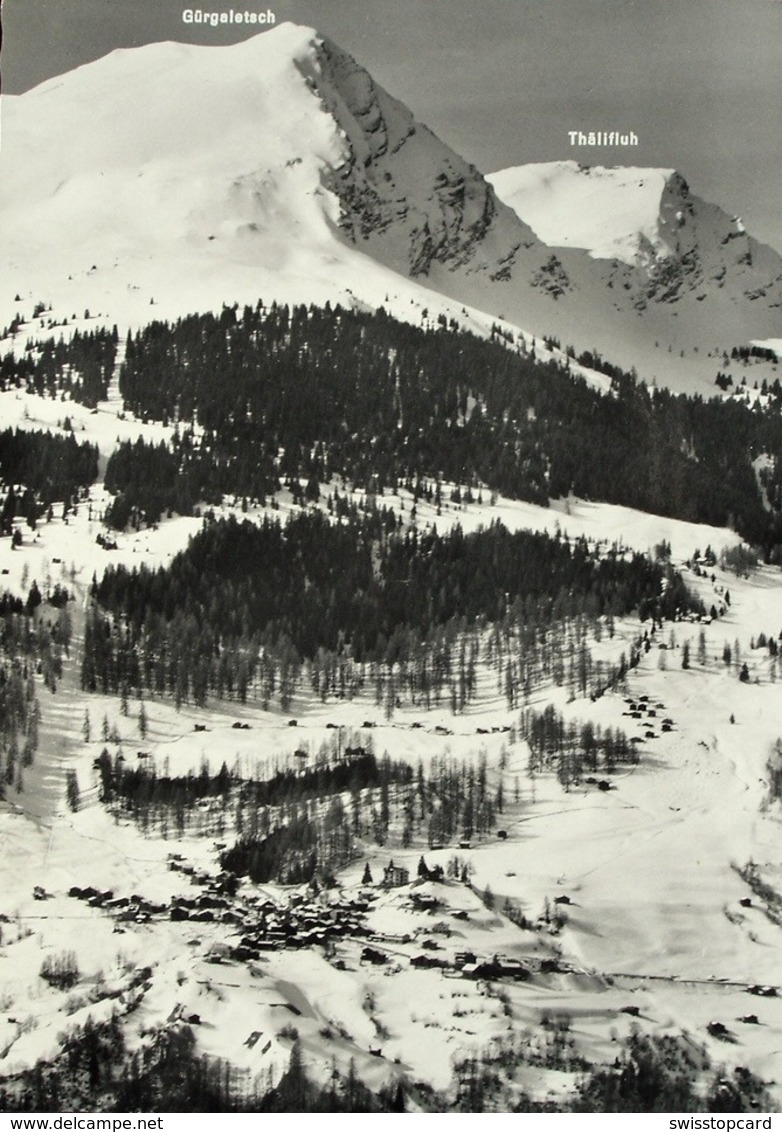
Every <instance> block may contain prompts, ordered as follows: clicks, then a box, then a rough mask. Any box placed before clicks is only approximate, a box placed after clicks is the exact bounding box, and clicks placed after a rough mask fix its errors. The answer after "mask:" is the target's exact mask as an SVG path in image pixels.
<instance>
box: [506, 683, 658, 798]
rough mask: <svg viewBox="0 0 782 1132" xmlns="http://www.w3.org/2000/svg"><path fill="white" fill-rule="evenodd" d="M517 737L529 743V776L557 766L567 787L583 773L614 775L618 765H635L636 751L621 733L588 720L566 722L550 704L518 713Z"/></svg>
mask: <svg viewBox="0 0 782 1132" xmlns="http://www.w3.org/2000/svg"><path fill="white" fill-rule="evenodd" d="M519 735H520V737H521V738H522V739H526V741H527V743H528V744H529V749H530V758H529V770H530V772H531V773H535V772H536V771H542V770H547V769H549V768H550V767H552V766H555V767H556V770H557V777H558V778H559V781H560V782H561V783H562V785H563V786H565V787H566V788H567V787H568V786H570V785H571V784H574V783H578V782H580V781H582V780H583V777H584V772H585V771H586V772H589V773H591V774H596V773H597V772H598V771H601V772H603V773H605V774H613V773H614V772H615V771H616V769H617V766H620V765H622V764H628V763H637V762H638V759H639V755H638V752H637V751H636V749H635V746H634V744H633V743H632V742H631V741H630V740H629V739H628V737H627V735H626V734H625V733H624V731H622V730H620V729H619V728H611V727H607V728H605V729H603V728H601V727H600V726H599V724H594V723H592V722H591V721H588V722H586V723H578V722H577V721H576V720H570V722H566V721H565V719H564V717H563V716H562V715H561V714H560V713H559V712H558V711H557V710H556V708H555V707H554V706H553V705H552V704H549V705H548V706H547V707H546V708H544V710H543V711H542V712H537V711H534V710H533V709H531V708H527V709H526V710H525V711H523V712H522V713H521V718H520V727H519Z"/></svg>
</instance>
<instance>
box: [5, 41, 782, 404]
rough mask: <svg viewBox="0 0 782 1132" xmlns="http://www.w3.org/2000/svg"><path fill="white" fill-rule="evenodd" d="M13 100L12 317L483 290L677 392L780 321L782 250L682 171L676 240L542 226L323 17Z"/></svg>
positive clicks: (82, 74)
mask: <svg viewBox="0 0 782 1132" xmlns="http://www.w3.org/2000/svg"><path fill="white" fill-rule="evenodd" d="M145 102H146V104H147V105H150V106H155V107H159V108H160V112H159V113H158V114H157V115H156V116H155V118H154V121H153V122H152V124H151V125H150V122H149V119H148V118H147V117H146V116H142V115H140V114H139V112H138V107H139V106H140V105H142V104H144V103H145ZM4 111H5V114H4V118H5V121H4V127H5V129H4V135H5V136H4V143H5V144H4V146H3V152H2V153H1V154H0V171H2V181H1V183H0V218H2V220H3V221H4V222H5V230H6V231H7V232H9V233H11V235H10V236H9V237H8V240H7V243H6V249H5V252H4V255H3V266H4V269H5V271H4V275H5V277H6V280H7V281H8V287H7V290H6V293H5V294H2V295H0V325H3V323H5V324H6V325H7V324H9V323H10V322H11V321H12V320H13V319H14V317H15V316H16V315H17V313H18V302H17V300H16V298H15V296H16V295H17V294H23V295H26V296H27V299H28V300H29V301H31V302H35V303H36V305H37V304H38V303H40V302H43V303H44V304H45V305H46V306H50V307H51V308H52V315H53V317H52V318H51V319H50V320H49V321H50V322H56V323H59V324H61V323H62V321H63V319H64V317H67V318H69V319H70V320H71V321H73V319H75V318H77V317H79V318H80V317H81V313H80V312H81V309H82V308H84V309H85V310H86V309H88V310H89V311H90V314H91V317H93V318H94V317H95V316H96V315H98V316H99V317H100V318H101V319H102V320H103V321H104V322H108V323H109V324H110V323H111V322H118V323H120V324H121V325H123V326H125V325H131V326H140V325H142V324H143V323H144V322H145V321H148V320H149V317H150V315H152V316H153V317H175V316H179V315H181V314H183V313H188V312H190V311H194V310H204V309H215V308H216V307H218V306H219V305H220V304H222V303H223V302H228V303H232V302H237V301H238V302H254V301H255V300H256V299H257V298H258V297H259V296H262V297H264V298H277V299H278V300H279V301H287V302H301V301H304V302H308V301H309V302H317V303H323V302H325V301H333V300H334V299H337V300H338V301H343V302H346V303H348V304H350V303H358V304H362V303H364V304H368V305H369V306H374V307H377V306H379V305H382V304H384V303H386V304H388V305H389V306H390V307H391V308H393V311H394V313H395V314H397V316H398V317H404V318H407V319H408V320H409V319H410V318H411V317H413V318H416V319H417V318H420V317H422V312H423V311H425V310H428V311H431V310H434V311H435V312H436V313H437V314H439V313H443V314H445V315H446V317H453V316H454V315H455V314H458V313H459V312H460V311H461V308H470V314H468V313H467V311H466V310H465V315H466V316H467V317H468V320H469V318H470V317H472V318H473V324H474V325H477V324H480V323H482V324H483V325H484V326H485V325H487V324H489V325H490V324H491V322H492V321H493V320H496V319H500V318H501V319H503V320H505V321H507V322H509V323H510V324H511V325H514V326H516V327H524V328H525V329H526V330H527V331H529V332H531V333H532V334H534V335H537V336H544V335H548V336H552V337H554V336H556V337H558V338H559V339H560V340H562V341H563V343H573V344H574V345H575V346H576V347H577V349H578V350H580V351H582V350H584V349H589V350H595V349H596V350H598V351H600V352H601V353H602V354H603V355H604V356H606V357H609V358H611V359H612V360H613V361H615V362H617V363H618V364H620V365H623V366H624V367H625V368H630V367H631V366H635V367H636V368H637V370H638V372H639V373H640V375H641V376H642V377H643V378H644V379H645V380H647V381H653V380H656V381H658V382H660V383H663V384H669V385H671V386H672V387H679V388H692V387H693V386H696V387H697V386H700V387H701V388H705V385H706V384H707V383H708V384H709V385H711V384H713V380H714V375H715V372H716V369H717V362H716V360H712V359H715V358H717V357H721V355H722V351H727V352H729V350H730V348H731V347H732V346H734V345H736V344H739V345H740V344H743V343H747V342H749V341H750V340H753V339H763V338H766V337H775V336H778V335H779V326H780V321H781V319H780V314H779V309H780V307H782V257H779V256H778V255H777V253H775V252H774V251H773V249H769V248H765V247H764V246H763V245H760V244H758V243H757V242H756V241H752V240H751V237H749V236H748V235H747V234H746V233H744V232H743V231H741V232H739V231H738V230H736V229H735V226H734V229H733V230H731V229H730V227H729V226H728V227H727V228H726V227H725V219H724V218H725V217H726V214H725V213H722V211H721V210H719V209H718V208H717V206H711V205H707V204H705V203H703V202H699V201H698V200H697V198H695V197H693V196H692V194H690V193H689V189H688V187H687V185H686V181H684V178H682V177H680V175H678V174H674V175H673V176H671V177H670V178H669V179H668V181H667V182H666V183H667V185H668V186H669V187H670V194H669V197H670V199H669V200H667V201H666V202H664V207H665V209H666V210H667V216H668V223H669V228H672V227H673V226H674V225H675V226H676V232H675V243H676V242H677V243H678V245H679V246H678V251H677V252H676V255H673V256H670V255H664V254H661V253H662V251H663V244H664V243H665V241H664V240H663V239H662V236H661V234H660V232H661V230H660V228H659V226H658V230H657V233H656V234H655V232H654V231H653V230H650V239H649V247H644V248H643V254H642V255H641V256H640V260H641V262H632V263H631V262H627V261H626V259H627V257H625V259H624V260H623V259H622V258H621V257H618V258H617V257H615V258H614V259H612V260H606V259H596V258H595V257H594V256H592V255H591V254H590V251H589V250H585V249H584V248H583V247H579V246H569V247H567V246H565V247H563V246H560V245H558V244H552V243H551V242H550V236H551V233H549V232H547V233H546V235H547V237H548V238H547V239H546V240H545V241H544V240H543V239H541V238H539V235H536V234H535V230H534V225H531V224H528V223H527V222H526V221H525V220H524V218H523V216H521V217H520V216H519V214H518V213H519V210H518V209H516V210H514V208H512V207H511V206H510V205H509V204H508V203H507V202H503V200H502V199H501V196H502V194H498V193H497V192H496V190H495V187H494V186H493V184H492V181H491V178H490V177H489V178H486V177H484V176H483V175H482V173H481V172H480V171H479V170H477V169H476V168H475V167H474V166H472V165H470V164H469V163H468V162H466V161H465V160H464V159H463V158H461V157H460V156H459V155H458V154H456V153H455V152H454V151H453V150H451V149H450V148H449V147H448V146H447V145H446V144H445V143H444V142H442V141H441V140H440V139H439V138H437V137H436V135H435V134H433V133H432V132H431V131H430V130H429V129H428V128H427V127H426V126H425V125H423V124H421V123H419V122H418V121H417V120H416V119H415V117H414V116H413V115H412V113H411V112H410V111H409V110H408V109H407V108H406V107H405V106H404V104H403V103H402V102H401V101H399V100H398V99H397V98H395V97H394V96H392V95H390V94H389V93H388V92H386V91H385V90H384V88H383V87H382V86H380V84H378V83H376V82H375V81H374V79H373V78H372V76H371V75H370V74H369V73H368V72H367V71H366V69H365V68H363V67H362V66H361V65H360V64H359V63H357V62H356V60H354V59H353V58H352V56H350V55H349V54H348V53H347V52H345V51H343V50H342V49H341V48H339V47H338V46H337V45H336V44H334V43H333V42H332V41H331V40H329V39H328V38H326V37H323V36H320V35H318V33H317V32H315V31H314V30H313V29H311V28H301V27H298V26H296V25H293V24H281V25H279V26H278V27H276V28H275V29H273V30H271V31H268V32H264V33H262V34H260V35H257V36H254V37H252V38H250V39H247V40H242V41H240V42H239V43H237V44H234V45H231V46H230V47H219V48H218V47H203V46H192V45H182V44H176V43H163V44H153V45H150V46H148V47H141V48H134V49H124V50H121V51H117V52H113V53H112V54H111V55H109V56H106V57H104V58H103V59H101V60H98V61H97V62H96V63H90V64H86V65H84V66H83V67H80V68H78V69H77V70H76V71H74V72H70V73H69V74H67V75H65V76H60V77H59V78H58V79H51V80H47V82H45V83H43V84H41V85H40V86H39V87H36V88H34V89H33V90H32V91H30V92H28V93H27V94H25V95H20V96H13V97H12V98H11V99H10V100H7V101H6V104H5V106H4ZM676 178H679V179H676ZM571 211H572V210H571ZM678 213H682V216H683V217H684V221H683V222H682V223H680V221H679V219H677V214H678ZM706 237H708V239H707V238H706ZM12 296H13V297H12ZM150 308H155V309H154V310H151V309H150ZM473 312H484V314H483V316H480V315H477V314H474V313H473ZM40 328H41V329H45V328H46V327H45V325H44V326H43V327H40ZM660 343H662V344H663V347H662V349H661V348H660ZM666 346H667V347H668V350H667V352H666V351H665V347H666ZM663 353H665V356H664V357H663V356H662V355H663Z"/></svg>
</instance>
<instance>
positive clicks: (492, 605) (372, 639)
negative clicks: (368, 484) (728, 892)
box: [82, 509, 693, 703]
mask: <svg viewBox="0 0 782 1132" xmlns="http://www.w3.org/2000/svg"><path fill="white" fill-rule="evenodd" d="M398 525H399V519H398V517H396V516H394V514H393V512H391V511H390V510H377V509H375V510H373V511H369V512H365V513H362V514H358V513H356V515H355V516H354V518H353V520H352V521H351V522H345V523H333V522H330V521H329V519H328V517H326V516H324V515H322V514H321V513H319V512H304V513H300V514H295V515H293V516H291V517H290V518H289V519H288V521H287V522H286V523H285V524H284V525H282V524H281V523H280V522H279V521H278V520H276V519H275V518H273V517H269V516H267V517H265V518H264V520H263V522H262V523H261V524H260V525H256V524H254V523H250V522H246V521H245V522H238V521H237V520H236V519H234V518H232V517H231V518H229V519H222V520H219V521H209V522H207V523H206V525H205V526H204V528H203V529H202V530H201V531H200V532H199V533H198V534H197V535H196V536H195V537H194V538H193V539H192V540H191V542H190V545H189V546H188V548H187V549H186V550H185V551H183V552H181V553H180V554H178V555H177V556H176V557H175V558H174V559H173V561H172V562H171V564H170V566H168V567H165V568H161V569H158V570H150V569H148V568H147V567H146V566H142V567H141V568H139V569H135V568H134V569H133V570H128V569H127V568H125V567H123V566H119V567H109V569H107V570H106V572H105V573H104V575H103V577H102V579H101V580H100V581H97V580H96V581H95V583H94V585H93V587H92V596H93V598H94V603H95V604H94V607H93V609H92V611H91V612H90V614H89V616H88V618H87V623H86V630H85V649H84V660H83V666H82V686H83V687H84V688H85V689H87V690H89V691H95V690H98V689H99V690H101V691H108V692H116V691H118V690H122V689H123V688H126V689H132V688H140V689H143V690H147V691H152V692H153V693H156V694H166V693H168V694H172V693H173V694H174V695H175V696H176V698H177V700H178V702H182V701H183V700H185V699H187V698H189V696H190V695H191V694H192V696H193V698H194V700H195V702H196V703H203V702H204V701H205V699H206V695H207V693H208V692H214V691H215V690H217V693H218V694H221V692H222V693H223V694H225V691H226V687H227V686H230V688H231V689H238V697H239V698H240V699H242V698H246V694H247V689H248V687H249V685H250V683H251V681H252V680H253V678H254V676H255V674H256V672H257V669H258V666H259V664H260V663H261V660H260V658H261V654H262V653H263V655H264V656H267V658H268V656H271V657H273V658H274V661H275V665H276V667H277V670H278V671H279V680H280V682H281V683H288V684H290V682H291V680H294V678H296V677H297V676H298V673H299V671H300V668H301V663H302V659H303V658H307V659H308V660H309V661H311V662H312V661H315V662H316V664H318V665H319V666H320V667H321V668H325V667H327V663H326V661H325V658H324V651H325V652H328V653H331V654H332V655H334V654H336V655H337V656H339V655H340V654H345V653H348V654H349V655H350V656H351V657H352V659H353V660H354V661H356V662H359V663H361V662H363V661H369V662H372V661H386V662H388V661H389V660H391V662H393V661H394V660H396V661H400V660H402V659H404V660H406V661H410V660H412V659H413V658H414V656H415V655H416V649H415V646H416V642H420V641H421V640H425V639H426V638H427V637H428V636H429V635H430V634H432V633H433V632H436V631H439V630H441V629H442V627H443V626H446V625H448V624H449V623H451V622H453V621H454V619H458V620H459V621H460V623H461V625H462V628H463V629H468V628H469V627H470V625H472V624H473V623H475V622H476V621H479V620H481V621H483V622H484V623H485V622H487V621H494V620H496V619H502V618H504V617H511V618H514V619H515V620H516V621H518V622H523V621H525V620H534V621H535V623H537V624H539V623H541V622H549V623H550V622H551V621H552V620H553V619H554V618H555V617H556V616H557V615H558V616H560V617H562V616H566V615H568V614H570V615H575V614H576V613H577V612H579V611H582V610H589V611H590V612H591V613H592V615H593V616H594V617H599V616H601V615H611V616H620V615H622V614H627V613H630V612H631V611H639V612H640V613H641V614H642V616H647V617H648V616H655V617H672V616H674V615H675V613H676V612H677V611H679V610H682V609H687V608H692V607H693V602H692V600H691V599H690V598H689V596H688V594H687V591H686V589H685V587H684V585H683V583H682V582H681V579H680V578H679V577H678V575H675V574H674V573H673V572H672V571H671V570H670V568H668V567H664V566H661V565H659V564H657V563H653V562H651V561H650V560H649V559H648V558H647V557H645V556H643V555H638V554H633V555H629V556H628V555H622V554H619V553H616V552H613V553H611V552H609V553H605V554H603V555H600V554H598V553H596V552H595V550H594V548H590V547H589V546H588V544H587V543H586V542H585V541H583V540H581V541H578V542H575V543H572V542H570V541H568V540H567V539H566V538H563V537H551V536H549V535H546V534H538V533H532V532H528V531H518V532H514V533H510V532H509V531H508V530H507V529H506V528H505V527H503V526H502V525H501V524H500V523H493V524H492V526H491V527H489V528H488V529H484V530H481V531H478V532H475V533H472V534H465V533H464V532H463V531H462V530H461V529H460V528H458V527H457V528H455V529H454V530H452V531H451V532H449V533H447V534H444V535H439V534H437V533H436V532H435V531H431V532H427V533H421V532H418V531H416V530H412V531H407V532H405V533H401V532H399V531H398V530H397V528H398ZM226 657H231V658H232V662H231V669H232V673H233V675H232V677H231V679H230V681H229V678H228V673H227V671H225V661H226ZM471 665H472V667H473V668H474V657H473V658H472V660H469V659H468V658H466V657H465V663H464V666H463V667H464V672H465V680H466V681H467V682H469V681H468V677H467V673H468V672H469V671H470V667H471ZM289 698H290V697H288V702H289ZM281 699H282V702H283V703H285V702H286V700H285V697H284V696H282V695H281Z"/></svg>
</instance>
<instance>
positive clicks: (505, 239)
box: [298, 39, 539, 279]
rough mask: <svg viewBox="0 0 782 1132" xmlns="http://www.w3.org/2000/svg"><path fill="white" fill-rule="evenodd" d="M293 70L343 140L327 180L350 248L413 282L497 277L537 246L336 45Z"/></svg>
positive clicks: (470, 169)
mask: <svg viewBox="0 0 782 1132" xmlns="http://www.w3.org/2000/svg"><path fill="white" fill-rule="evenodd" d="M298 66H299V67H300V69H301V70H302V73H303V74H304V75H305V78H306V80H307V82H308V84H309V85H310V87H311V88H312V89H313V90H314V91H315V92H317V94H318V96H319V97H320V99H321V101H322V103H323V106H324V109H325V110H326V111H327V113H329V114H330V115H332V117H333V118H334V120H335V122H336V123H337V126H338V127H339V129H340V131H341V133H342V135H343V138H344V143H345V159H344V163H343V164H342V165H341V166H338V167H335V168H332V169H329V170H327V172H326V174H325V177H326V183H327V186H328V188H329V189H331V190H332V191H333V192H334V193H335V194H336V195H337V197H338V198H339V201H340V204H341V217H340V227H341V229H342V231H343V232H344V233H345V235H346V236H347V237H348V238H349V239H350V240H352V241H353V242H354V243H355V244H356V245H357V246H359V247H362V246H363V247H365V248H366V249H367V250H369V251H370V252H371V254H373V255H375V256H377V257H378V258H380V259H382V260H383V261H385V262H387V263H389V264H391V265H393V266H394V267H396V268H397V269H401V270H404V271H406V272H407V273H409V274H410V275H412V276H427V275H428V274H429V273H430V271H431V269H432V267H433V265H434V264H442V265H445V266H447V267H450V268H452V269H458V268H465V269H467V270H468V271H471V272H479V273H482V274H485V275H487V276H488V277H490V278H492V279H502V278H506V277H507V276H508V274H509V273H510V271H511V270H512V268H513V264H514V262H515V260H516V257H517V254H518V252H519V250H520V249H521V248H522V247H524V248H526V249H530V248H534V247H535V246H538V245H539V241H538V240H537V239H536V238H535V236H534V235H533V233H532V232H531V230H530V229H529V228H528V226H527V225H525V224H524V223H523V222H522V221H519V219H518V218H517V217H516V216H515V215H514V214H513V213H512V212H511V210H510V209H508V208H507V207H506V206H505V205H503V204H501V203H500V202H499V201H498V199H497V197H496V196H495V193H494V190H493V189H492V187H491V185H489V184H488V182H487V181H486V180H485V179H484V177H483V176H482V175H481V174H480V173H479V172H478V170H477V169H475V167H474V166H472V165H469V164H468V163H467V162H466V161H464V160H462V158H460V157H459V156H458V155H457V154H455V153H454V152H453V151H452V150H450V149H449V148H448V147H447V146H446V145H444V144H443V143H442V142H441V141H440V140H439V139H438V138H437V137H436V136H435V135H434V134H433V133H432V132H431V131H430V130H428V129H427V128H426V127H425V126H422V125H421V124H420V123H418V122H416V120H415V119H414V118H413V115H412V114H411V113H410V111H409V110H408V109H407V107H405V106H403V105H402V103H401V102H398V101H397V100H396V99H395V98H392V97H391V95H389V94H388V93H387V92H386V91H385V90H383V88H382V87H381V86H379V85H378V84H377V83H375V82H374V80H373V79H372V77H371V75H369V73H368V72H367V71H366V70H364V68H363V67H361V66H360V65H359V64H358V63H356V61H355V60H354V59H352V58H351V56H349V55H347V54H346V53H345V52H344V51H342V50H341V49H340V48H338V47H337V46H336V45H335V44H334V43H332V42H330V41H329V40H328V39H324V40H322V41H321V42H320V43H319V44H318V47H317V50H316V52H315V55H314V57H313V58H312V59H311V60H300V61H299V63H298Z"/></svg>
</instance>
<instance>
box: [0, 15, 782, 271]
mask: <svg viewBox="0 0 782 1132" xmlns="http://www.w3.org/2000/svg"><path fill="white" fill-rule="evenodd" d="M188 6H190V7H196V6H198V5H196V4H193V3H192V2H190V0H188V2H184V0H176V2H174V0H3V6H2V12H3V32H4V38H3V48H2V72H3V90H4V92H5V93H18V92H21V91H23V90H26V89H27V88H29V87H31V86H33V85H35V84H36V83H38V82H41V81H42V80H43V79H45V78H48V77H49V76H51V75H53V74H58V73H60V72H63V71H66V70H70V69H71V68H72V67H75V66H78V65H79V64H81V63H84V62H87V61H89V60H90V59H94V58H97V57H99V56H100V55H103V54H105V53H106V52H108V51H110V50H111V49H112V48H114V47H132V46H138V45H141V44H143V43H149V42H153V41H155V40H163V39H175V40H182V41H191V42H196V43H229V42H232V40H235V39H238V38H242V36H243V35H246V34H248V30H249V29H238V28H234V29H223V28H217V29H212V28H209V27H194V26H188V25H186V24H184V23H183V21H182V12H183V9H184V8H186V7H188ZM269 6H270V7H271V9H272V10H273V11H274V12H275V14H276V17H277V21H278V23H279V22H282V21H283V20H294V21H295V22H297V23H302V24H308V25H311V26H314V27H316V28H317V29H318V30H319V31H321V32H323V33H324V34H326V35H329V36H331V38H332V39H335V40H336V41H337V42H338V43H339V44H340V45H341V46H342V47H344V48H345V49H346V50H348V51H349V52H350V53H351V54H352V55H354V56H355V57H356V58H357V59H358V60H359V62H361V63H363V64H364V66H366V67H367V68H368V69H369V70H370V71H371V72H372V74H373V75H374V77H375V78H376V79H377V81H378V82H380V83H381V84H382V85H383V86H385V87H386V88H387V89H388V90H389V91H390V92H391V93H392V94H394V95H396V96H397V97H398V98H400V99H401V100H402V101H403V102H405V103H406V104H407V105H408V106H409V107H410V108H411V109H412V110H413V112H414V113H415V114H416V116H417V117H418V118H420V119H421V120H422V121H424V122H426V123H427V125H429V126H431V127H432V128H433V129H434V130H435V132H436V133H438V134H439V135H440V137H442V139H443V140H444V141H446V142H447V143H448V144H449V145H451V146H452V147H453V148H454V149H456V150H458V151H459V152H460V153H461V154H462V155H463V156H465V157H466V158H467V159H468V160H470V161H472V162H474V163H475V164H476V165H477V166H478V167H479V168H480V169H482V170H483V171H484V172H490V171H493V170H495V169H498V168H503V167H505V166H508V165H517V164H520V163H522V162H527V161H550V160H555V159H561V158H569V157H575V158H576V159H578V160H582V161H585V162H589V163H592V164H597V163H603V164H620V163H621V164H642V165H659V166H670V167H675V168H677V169H679V170H680V171H681V172H682V173H683V175H684V176H685V177H686V178H687V180H688V181H689V182H690V185H691V187H692V188H693V190H694V191H695V192H697V193H698V194H699V195H701V196H703V197H705V198H706V199H708V200H713V201H716V202H717V203H719V204H721V205H722V206H723V207H724V208H725V209H726V210H728V211H730V212H735V213H739V214H740V215H741V216H742V217H743V219H744V221H745V223H746V224H747V226H748V227H749V228H750V230H751V231H752V232H753V233H754V234H755V235H757V236H758V237H760V238H761V239H764V240H766V241H768V242H770V243H773V244H774V245H775V246H776V247H778V248H780V249H782V209H781V208H780V190H779V186H780V185H782V125H780V119H782V115H780V108H782V65H781V64H782V0H276V2H275V0H272V3H271V4H270V5H269ZM200 7H201V8H202V9H203V10H208V11H225V10H228V9H229V8H231V7H233V8H234V9H235V10H238V11H244V9H245V7H247V8H250V9H251V10H254V11H265V10H266V7H267V5H266V4H261V3H253V2H252V0H251V2H250V3H247V4H245V2H244V0H234V2H233V3H231V0H206V2H205V3H203V4H201V5H200ZM139 111H140V112H143V108H141V107H140V108H139ZM148 112H149V113H156V112H157V111H154V110H152V108H148ZM574 129H605V130H611V129H620V130H622V131H623V132H624V131H628V130H633V131H635V133H636V134H637V135H638V136H639V138H640V142H641V144H640V145H639V146H638V148H637V149H633V150H618V149H613V150H609V149H602V150H601V149H594V150H590V149H581V150H577V149H573V148H571V146H570V143H569V140H568V137H567V131H568V130H574Z"/></svg>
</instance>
